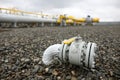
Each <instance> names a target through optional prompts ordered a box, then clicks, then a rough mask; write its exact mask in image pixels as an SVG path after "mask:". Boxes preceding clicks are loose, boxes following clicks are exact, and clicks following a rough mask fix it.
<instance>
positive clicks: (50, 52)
mask: <svg viewBox="0 0 120 80" xmlns="http://www.w3.org/2000/svg"><path fill="white" fill-rule="evenodd" d="M60 47H61V44H54V45H52V46H50V47H48V48H47V49H46V50H45V51H44V54H43V58H42V61H43V63H44V64H45V65H49V64H51V63H52V61H53V60H54V59H53V58H54V57H55V56H57V55H58V54H59V52H60V51H59V48H60Z"/></svg>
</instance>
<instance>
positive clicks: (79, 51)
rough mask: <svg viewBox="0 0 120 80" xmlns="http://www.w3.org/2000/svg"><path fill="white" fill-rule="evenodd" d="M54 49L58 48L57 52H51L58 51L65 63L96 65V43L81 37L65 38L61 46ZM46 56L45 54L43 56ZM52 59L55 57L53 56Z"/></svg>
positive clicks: (90, 66) (86, 65)
mask: <svg viewBox="0 0 120 80" xmlns="http://www.w3.org/2000/svg"><path fill="white" fill-rule="evenodd" d="M57 45H58V44H57ZM54 46H55V45H53V47H54ZM56 48H58V49H56ZM54 49H56V52H55V51H54V52H52V53H51V54H53V53H56V55H57V56H58V57H59V59H60V60H61V61H62V62H64V63H71V64H75V65H79V66H85V67H88V68H94V67H95V56H96V54H95V52H96V49H97V45H96V43H92V42H85V41H83V40H82V38H81V37H73V38H70V39H68V40H64V41H63V42H62V44H59V47H54ZM51 51H53V50H51ZM46 54H47V53H46ZM44 57H45V56H44V55H43V58H44ZM51 59H53V58H52V57H51ZM49 61H50V60H49ZM43 62H45V60H43Z"/></svg>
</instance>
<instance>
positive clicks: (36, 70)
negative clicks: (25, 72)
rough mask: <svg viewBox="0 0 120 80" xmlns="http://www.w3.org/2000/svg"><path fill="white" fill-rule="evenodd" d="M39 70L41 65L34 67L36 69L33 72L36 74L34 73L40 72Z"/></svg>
mask: <svg viewBox="0 0 120 80" xmlns="http://www.w3.org/2000/svg"><path fill="white" fill-rule="evenodd" d="M39 68H40V67H39V65H35V66H34V69H33V72H34V73H36V72H38V70H39Z"/></svg>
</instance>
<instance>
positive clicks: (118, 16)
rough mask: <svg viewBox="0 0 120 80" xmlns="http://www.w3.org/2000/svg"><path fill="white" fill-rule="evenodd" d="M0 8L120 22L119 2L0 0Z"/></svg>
mask: <svg viewBox="0 0 120 80" xmlns="http://www.w3.org/2000/svg"><path fill="white" fill-rule="evenodd" d="M0 7H5V8H12V7H15V8H18V9H22V10H26V11H32V12H33V11H34V12H41V11H42V12H43V13H46V14H56V15H57V14H67V15H73V16H75V17H76V18H80V17H86V16H87V15H91V16H92V17H99V18H100V20H101V21H120V0H0Z"/></svg>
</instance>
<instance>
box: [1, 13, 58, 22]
mask: <svg viewBox="0 0 120 80" xmlns="http://www.w3.org/2000/svg"><path fill="white" fill-rule="evenodd" d="M56 21H57V20H56V19H47V18H41V17H34V16H27V15H26V16H25V15H24V16H23V15H14V14H5V13H0V22H50V23H51V22H53V23H55V22H56Z"/></svg>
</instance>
